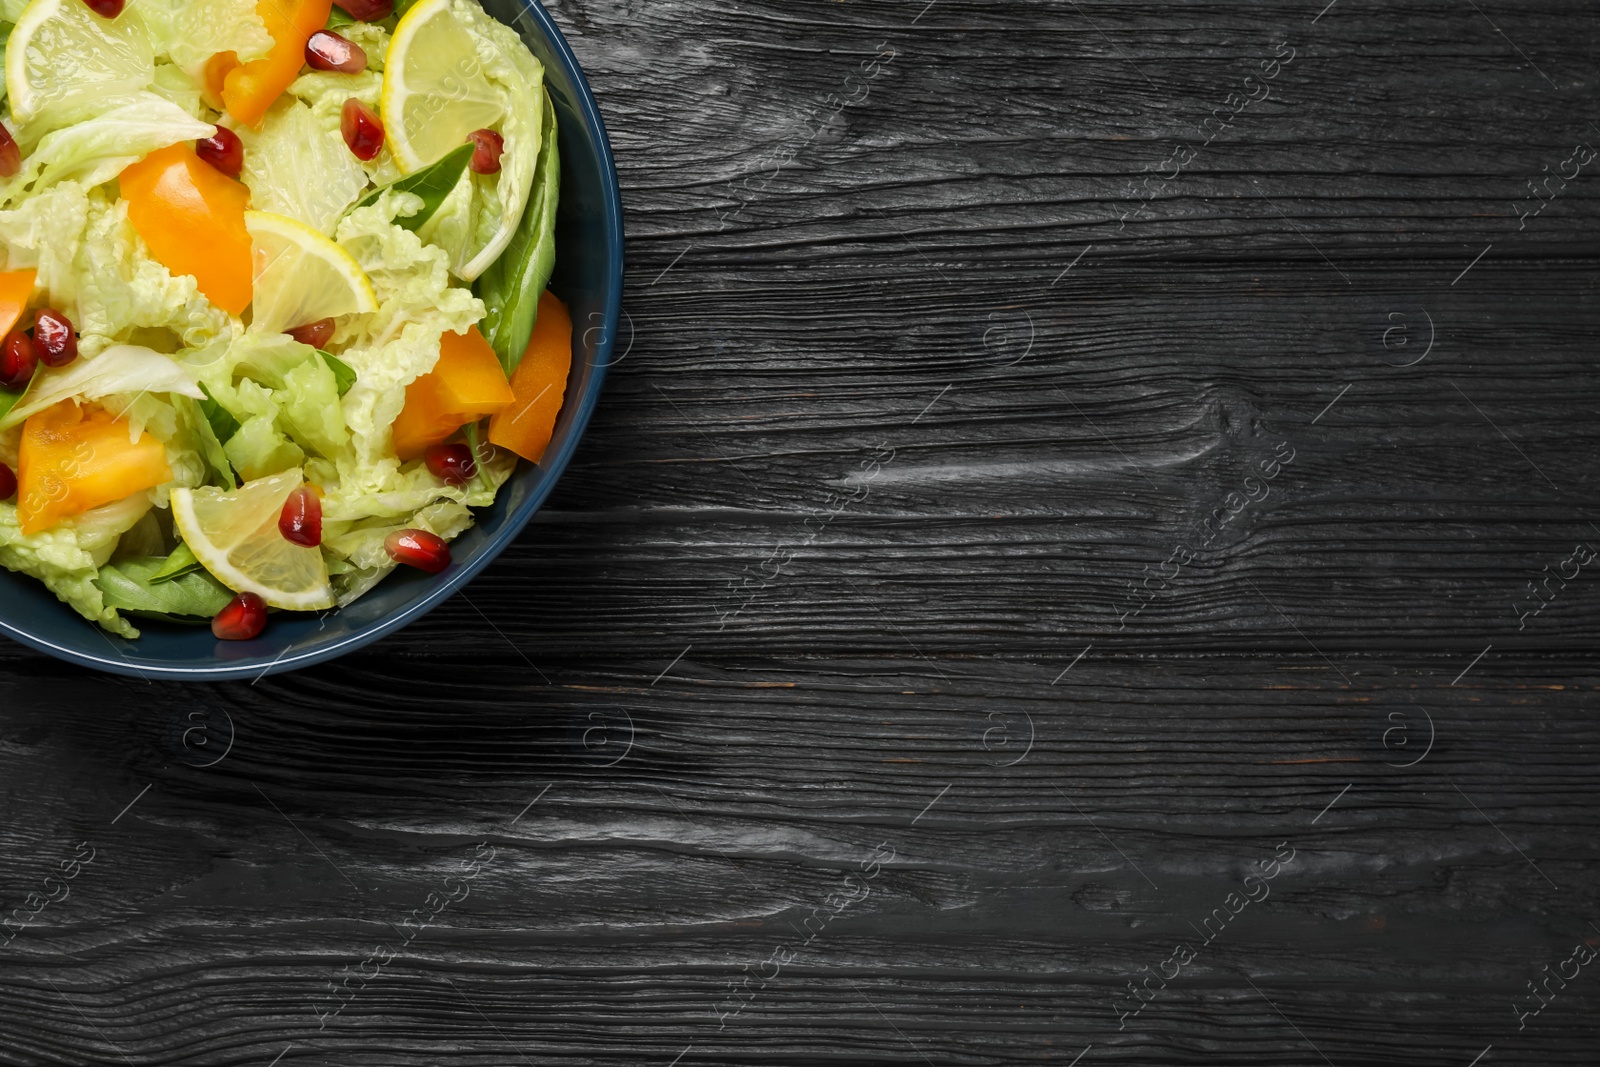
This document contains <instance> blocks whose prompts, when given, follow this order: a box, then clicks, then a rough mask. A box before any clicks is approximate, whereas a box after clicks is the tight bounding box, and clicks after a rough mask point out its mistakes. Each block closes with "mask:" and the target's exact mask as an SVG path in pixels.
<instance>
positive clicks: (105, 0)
mask: <svg viewBox="0 0 1600 1067" xmlns="http://www.w3.org/2000/svg"><path fill="white" fill-rule="evenodd" d="M83 2H84V3H85V4H87V5H88V6H89V10H90V11H93V12H94V13H95V14H96V15H99V16H100V17H101V18H103V19H114V18H116V17H117V16H118V15H120V14H122V6H123V0H83Z"/></svg>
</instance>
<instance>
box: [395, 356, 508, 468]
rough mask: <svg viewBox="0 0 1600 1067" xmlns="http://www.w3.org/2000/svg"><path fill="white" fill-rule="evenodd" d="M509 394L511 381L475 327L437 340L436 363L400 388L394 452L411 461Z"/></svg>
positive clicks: (500, 405)
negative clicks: (403, 397) (403, 396)
mask: <svg viewBox="0 0 1600 1067" xmlns="http://www.w3.org/2000/svg"><path fill="white" fill-rule="evenodd" d="M513 399H514V396H513V393H512V391H511V383H510V382H508V381H506V372H505V370H504V369H503V368H502V367H501V366H500V360H499V358H498V357H497V356H496V355H495V354H494V349H493V348H491V347H489V342H488V341H486V340H484V337H483V334H481V333H479V332H478V328H477V327H476V326H473V327H471V328H470V329H468V330H467V332H466V333H447V334H445V335H444V336H443V337H442V338H440V340H439V362H438V363H436V364H434V368H433V370H431V371H429V372H428V373H427V374H424V375H423V376H422V377H420V378H418V379H417V380H416V381H414V382H412V383H411V384H410V385H409V386H407V387H406V406H405V408H404V409H403V410H402V411H401V412H400V417H399V418H398V419H396V420H395V421H394V451H395V455H397V456H399V457H400V458H401V459H402V460H413V459H416V458H417V457H418V456H420V455H422V454H423V453H424V452H426V451H427V450H428V449H429V448H430V447H431V446H433V445H436V444H438V443H439V442H441V441H443V440H444V439H445V438H447V437H449V436H450V435H451V434H453V433H455V432H456V431H457V430H459V429H460V428H461V427H463V426H465V425H466V424H467V423H469V422H477V421H478V420H479V419H481V418H483V417H484V416H485V415H493V414H494V413H495V412H497V411H500V410H501V409H502V408H504V407H505V406H506V405H507V404H510V403H511V402H512V400H513Z"/></svg>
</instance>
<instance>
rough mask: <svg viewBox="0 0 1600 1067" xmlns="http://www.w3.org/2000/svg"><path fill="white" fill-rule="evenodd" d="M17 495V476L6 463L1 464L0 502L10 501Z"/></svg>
mask: <svg viewBox="0 0 1600 1067" xmlns="http://www.w3.org/2000/svg"><path fill="white" fill-rule="evenodd" d="M16 495H17V475H16V473H15V472H14V471H13V470H12V469H11V468H10V467H8V466H6V465H5V464H4V463H0V500H10V499H11V498H12V497H14V496H16Z"/></svg>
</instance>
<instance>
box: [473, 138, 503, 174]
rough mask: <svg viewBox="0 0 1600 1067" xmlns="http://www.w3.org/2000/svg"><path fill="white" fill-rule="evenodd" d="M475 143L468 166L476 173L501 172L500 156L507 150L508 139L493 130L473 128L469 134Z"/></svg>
mask: <svg viewBox="0 0 1600 1067" xmlns="http://www.w3.org/2000/svg"><path fill="white" fill-rule="evenodd" d="M467 140H469V141H471V142H472V144H473V148H472V162H470V163H468V164H467V166H469V167H471V168H472V172H473V173H474V174H499V173H500V156H501V155H502V154H503V153H504V152H505V150H506V139H505V138H504V137H501V136H500V135H499V134H498V133H495V132H494V131H493V130H473V131H472V132H471V133H469V134H467Z"/></svg>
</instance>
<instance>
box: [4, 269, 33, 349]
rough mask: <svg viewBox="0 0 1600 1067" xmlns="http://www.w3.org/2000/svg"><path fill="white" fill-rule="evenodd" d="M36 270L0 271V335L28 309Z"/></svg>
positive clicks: (6, 332)
mask: <svg viewBox="0 0 1600 1067" xmlns="http://www.w3.org/2000/svg"><path fill="white" fill-rule="evenodd" d="M37 274H38V272H37V271H35V270H34V269H33V268H32V267H29V268H28V269H27V270H8V271H0V337H4V336H5V335H6V334H8V333H10V332H11V328H12V327H13V326H15V325H16V324H17V323H18V322H19V321H21V319H22V313H23V312H24V311H26V310H28V300H29V299H30V298H31V297H32V296H33V282H34V278H35V277H36V276H37Z"/></svg>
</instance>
